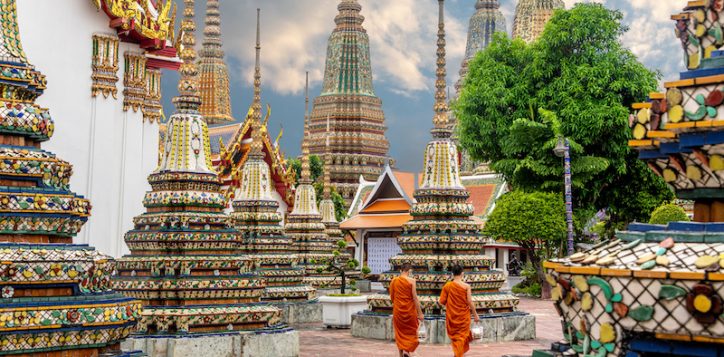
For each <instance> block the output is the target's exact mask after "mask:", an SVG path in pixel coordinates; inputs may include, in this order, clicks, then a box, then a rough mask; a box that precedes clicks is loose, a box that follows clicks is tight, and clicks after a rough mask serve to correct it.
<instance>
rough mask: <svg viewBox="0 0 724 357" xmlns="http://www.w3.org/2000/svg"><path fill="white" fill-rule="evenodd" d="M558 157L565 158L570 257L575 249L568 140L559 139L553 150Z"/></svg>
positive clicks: (564, 174)
mask: <svg viewBox="0 0 724 357" xmlns="http://www.w3.org/2000/svg"><path fill="white" fill-rule="evenodd" d="M553 152H554V153H555V154H556V156H558V157H562V158H563V182H564V183H565V187H566V223H568V255H572V254H573V252H574V248H573V194H572V193H571V146H570V144H569V142H568V139H567V138H564V137H562V136H561V137H558V143H557V144H556V147H555V148H554V149H553Z"/></svg>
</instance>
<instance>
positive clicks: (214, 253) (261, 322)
mask: <svg viewBox="0 0 724 357" xmlns="http://www.w3.org/2000/svg"><path fill="white" fill-rule="evenodd" d="M184 2H185V9H184V15H185V16H184V20H183V22H182V24H181V30H182V37H181V51H180V53H181V58H182V59H183V61H184V63H183V64H182V66H181V69H180V72H181V77H180V80H179V84H178V89H179V95H178V96H177V97H175V98H174V104H175V105H176V114H174V115H173V116H171V118H170V119H169V122H168V132H167V135H166V141H165V145H164V146H165V151H164V157H163V160H162V161H161V164H160V165H159V167H158V168H157V169H156V170H155V171H154V172H153V173H152V174H151V175H150V176H149V177H148V181H149V183H150V184H151V187H152V190H151V191H149V192H147V193H146V195H145V198H144V199H143V204H144V206H145V207H146V212H145V213H143V214H141V215H139V216H137V217H136V218H135V219H134V229H132V230H130V231H128V233H127V234H126V236H125V240H126V243H127V244H128V246H129V248H130V250H131V255H127V256H124V257H123V258H120V259H119V260H118V267H117V271H118V274H117V276H115V277H114V281H113V283H114V284H113V285H114V287H116V288H117V289H118V290H119V291H121V292H123V293H124V294H126V295H128V296H131V297H135V298H137V299H140V300H142V301H143V305H144V307H145V308H144V311H143V317H142V319H141V321H140V323H139V326H138V333H139V335H140V336H137V337H138V338H134V339H133V340H132V341H129V342H128V343H129V345H132V346H133V347H136V348H139V349H143V350H144V352H146V353H149V354H150V356H151V357H173V356H180V355H184V356H188V355H190V354H197V355H198V354H202V353H207V352H208V351H209V350H208V349H209V348H214V349H217V348H219V346H227V347H228V348H233V344H234V343H232V340H233V335H230V333H231V332H235V331H241V332H250V334H247V335H245V336H246V338H250V339H255V338H256V337H259V338H261V339H265V338H266V337H263V336H264V335H262V334H259V335H257V334H255V332H256V331H261V330H263V331H264V333H265V334H267V333H270V332H271V333H273V339H274V340H276V341H282V343H281V344H280V346H283V344H288V345H289V348H293V346H295V345H296V346H297V348H298V335H297V334H296V332H294V331H287V330H284V329H280V326H279V324H280V322H281V310H280V309H278V308H276V307H274V306H271V305H268V304H260V303H259V302H260V301H261V297H262V295H263V293H264V289H265V281H264V280H263V279H262V278H261V277H259V276H258V274H257V273H256V271H255V270H254V267H255V264H254V261H253V260H252V259H251V258H249V257H247V256H245V255H243V247H242V243H243V239H242V235H241V233H240V232H238V231H237V230H235V229H233V227H232V225H231V221H230V219H229V216H227V215H226V214H225V213H224V210H225V208H226V207H227V198H226V196H225V195H224V193H223V192H222V191H221V181H220V179H219V176H218V175H217V174H216V173H215V172H214V171H213V167H212V166H211V157H210V149H209V148H210V145H209V136H208V128H207V124H206V121H205V120H204V118H203V116H201V115H200V113H199V107H200V105H201V96H200V94H199V83H198V79H197V78H198V73H199V72H198V67H197V62H196V51H195V49H194V43H195V36H194V33H195V27H196V25H195V23H194V0H185V1H184ZM275 330H276V331H275ZM275 332H276V333H275ZM196 337H202V338H204V339H206V338H209V337H213V338H216V339H217V340H216V342H215V343H213V344H211V345H210V346H206V343H198V342H189V339H194V338H196ZM256 340H257V341H258V339H256ZM184 341H186V345H184ZM205 341H208V340H205ZM268 342H270V341H268ZM242 345H243V346H244V347H243V348H247V344H246V343H242ZM270 345H276V344H270ZM159 346H165V348H159ZM248 346H249V348H251V347H250V346H251V345H248ZM267 348H272V347H271V346H269V347H267ZM269 351H273V350H271V349H269ZM215 353H216V354H217V355H227V352H219V351H218V350H215ZM297 353H298V351H297ZM246 354H247V353H244V355H246ZM280 354H281V353H280ZM287 354H292V353H290V352H289V351H287V353H283V354H282V355H287ZM240 355H241V354H240Z"/></svg>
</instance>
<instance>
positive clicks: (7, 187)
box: [0, 0, 141, 357]
mask: <svg viewBox="0 0 724 357" xmlns="http://www.w3.org/2000/svg"><path fill="white" fill-rule="evenodd" d="M0 10H2V15H0V30H2V31H0V103H1V104H2V109H0V185H1V186H0V289H1V294H2V295H1V296H2V297H1V298H0V355H8V354H11V355H16V354H22V355H23V356H41V355H42V356H61V355H63V356H71V355H72V356H83V357H84V356H98V355H99V354H103V355H104V356H106V355H108V356H119V355H129V354H123V353H121V352H120V349H119V343H120V341H121V340H122V339H124V338H126V337H127V336H128V335H129V333H130V332H131V330H132V329H133V327H134V325H136V323H137V319H138V318H139V317H140V314H141V305H140V302H139V301H136V300H133V299H130V298H127V297H124V296H122V295H120V294H117V293H115V292H113V291H111V287H110V285H111V284H110V280H111V273H112V271H113V268H114V263H113V260H112V258H111V257H110V256H107V255H104V254H101V253H99V252H97V251H96V250H95V249H93V248H92V247H89V246H87V245H74V244H72V243H73V237H74V236H75V235H76V234H77V233H78V231H79V230H80V229H81V227H82V226H83V224H84V223H85V222H86V221H87V220H88V217H89V215H90V202H88V200H86V199H84V198H83V197H81V196H79V195H77V194H75V193H73V192H72V191H70V188H69V185H68V182H69V180H70V177H71V175H72V167H71V165H70V163H68V162H66V161H63V160H61V159H59V158H57V157H56V156H55V155H54V154H52V153H50V152H47V151H45V150H43V149H41V143H43V142H45V141H48V140H49V139H50V137H51V136H52V135H53V128H54V124H53V120H52V119H51V117H50V113H49V112H48V110H47V109H45V108H41V107H40V106H38V105H37V104H35V100H36V99H37V98H38V97H39V96H40V95H42V94H43V91H44V90H45V88H46V80H45V76H44V75H43V74H41V73H40V72H39V71H37V70H36V69H35V67H34V66H33V65H31V64H30V63H29V61H28V60H27V57H26V55H25V52H24V51H23V48H22V45H21V42H20V34H19V32H18V24H17V15H16V3H15V0H0ZM108 239H112V238H111V237H108Z"/></svg>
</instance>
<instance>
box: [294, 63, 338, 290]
mask: <svg viewBox="0 0 724 357" xmlns="http://www.w3.org/2000/svg"><path fill="white" fill-rule="evenodd" d="M308 129H309V74H308V73H307V84H306V88H305V115H304V132H305V133H306V132H307V131H308ZM326 229H327V227H326V226H325V225H324V223H322V215H321V213H320V212H319V208H318V206H317V193H316V191H315V190H314V186H313V185H312V179H311V173H310V167H309V140H303V141H302V173H301V177H300V179H299V185H298V186H297V190H296V192H295V195H294V209H293V210H292V213H290V214H289V215H288V216H287V220H286V224H285V226H284V230H285V231H286V233H287V235H289V236H290V237H292V238H293V239H294V245H295V247H296V250H297V255H298V256H299V258H300V263H301V265H302V266H303V267H304V268H305V270H306V273H305V276H306V277H305V278H304V282H305V283H307V284H309V285H312V286H314V287H315V288H323V289H335V288H338V287H340V286H341V285H340V284H341V283H340V279H337V278H336V277H335V276H334V274H332V273H330V272H318V270H319V269H320V268H324V267H325V265H324V263H323V262H324V261H325V260H330V259H333V258H334V255H333V254H332V252H333V251H334V250H335V249H336V244H335V242H334V241H333V240H332V239H330V238H329V236H328V235H327V233H326Z"/></svg>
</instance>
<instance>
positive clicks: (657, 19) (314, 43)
mask: <svg viewBox="0 0 724 357" xmlns="http://www.w3.org/2000/svg"><path fill="white" fill-rule="evenodd" d="M499 1H500V4H501V11H502V13H503V15H504V16H505V18H506V21H507V32H508V34H510V33H511V32H512V25H513V14H514V12H515V5H516V3H517V1H515V0H499ZM564 1H565V3H566V7H567V8H570V7H571V6H573V4H574V3H576V2H578V1H577V0H564ZM591 1H593V0H591ZM595 1H596V2H600V3H603V4H604V5H605V6H607V7H609V8H614V9H618V10H620V11H622V12H623V14H624V23H625V24H626V25H627V26H629V28H630V30H629V32H628V33H626V34H625V35H624V36H623V38H622V41H623V43H624V45H626V46H627V47H629V48H630V49H631V50H632V51H633V53H634V54H635V55H636V56H638V58H639V60H640V61H642V62H643V63H644V64H645V65H646V66H647V67H648V68H650V69H652V70H658V71H660V72H661V73H662V75H663V78H664V79H665V80H673V79H677V78H678V77H677V76H678V71H681V70H683V54H682V52H681V47H680V44H679V42H678V41H677V40H676V39H675V37H674V26H673V21H671V20H670V16H671V14H674V13H678V12H679V11H681V9H682V8H683V7H684V6H685V5H686V3H687V1H686V0H595ZM359 2H360V4H361V5H362V15H363V16H365V22H364V24H363V26H364V27H365V28H366V29H367V33H368V34H369V37H370V47H371V56H372V71H373V79H374V86H375V91H376V93H377V96H379V97H380V98H381V99H382V104H383V110H384V111H385V117H386V121H387V126H388V130H387V138H388V139H389V141H390V155H391V156H392V157H393V158H394V159H395V160H396V162H397V165H396V166H397V168H398V169H401V170H404V171H419V170H420V169H421V167H422V154H423V150H424V147H425V144H426V143H427V141H428V140H429V139H430V134H429V130H430V128H431V127H432V114H433V112H432V106H433V101H434V98H433V95H434V81H435V50H436V39H437V38H436V34H437V1H435V0H360V1H359ZM475 2H476V0H448V1H446V2H445V8H446V20H445V21H446V31H447V54H448V55H447V71H448V83H449V85H450V86H451V87H452V86H453V84H454V83H455V82H456V81H457V80H458V71H459V69H460V63H461V61H462V57H463V55H464V52H465V45H466V41H467V27H468V21H469V19H470V16H472V14H473V13H474V12H475ZM338 3H339V0H222V1H221V13H222V32H223V42H224V50H225V52H226V62H227V64H228V67H229V76H230V82H231V88H230V91H231V101H232V110H233V113H234V116H235V118H237V119H243V116H244V115H245V114H246V112H247V109H248V107H249V105H250V104H251V100H252V94H253V88H252V82H253V68H254V42H255V27H256V24H255V22H256V8H261V41H262V49H261V64H262V66H261V67H262V102H263V103H264V104H267V103H268V104H270V105H271V107H272V115H271V119H270V120H269V131H270V133H271V134H272V135H273V136H274V137H275V136H276V134H277V133H278V131H279V130H280V128H281V126H283V127H284V136H283V138H282V140H281V147H282V151H283V152H285V153H286V154H287V156H290V157H295V156H297V155H299V153H300V150H301V149H300V146H301V140H302V136H303V120H304V75H305V71H309V73H310V101H311V100H313V99H314V97H316V96H317V95H319V94H320V91H321V83H322V79H323V75H324V64H325V63H324V62H325V55H326V52H327V39H328V37H329V35H330V34H331V32H332V30H333V29H334V27H335V24H334V17H335V16H336V15H337V13H338V12H337V4H338ZM179 5H181V2H179ZM205 6H206V2H205V1H203V0H198V1H196V16H197V24H198V28H197V32H196V35H197V43H198V44H199V46H200V44H201V43H202V40H203V16H204V14H205ZM178 14H179V16H182V14H183V12H182V11H179V12H178ZM179 22H180V19H179ZM177 82H178V75H177V73H175V72H172V71H165V73H164V76H163V80H162V86H163V93H164V110H165V112H166V115H167V116H170V115H171V114H172V113H173V112H174V107H173V104H172V103H171V98H172V97H173V96H175V95H176V94H177V93H178V91H177V90H176V84H177Z"/></svg>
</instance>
